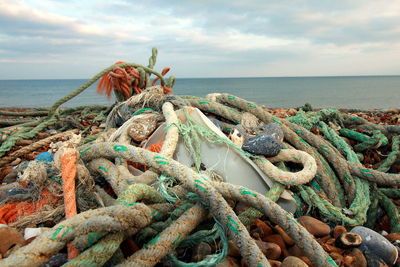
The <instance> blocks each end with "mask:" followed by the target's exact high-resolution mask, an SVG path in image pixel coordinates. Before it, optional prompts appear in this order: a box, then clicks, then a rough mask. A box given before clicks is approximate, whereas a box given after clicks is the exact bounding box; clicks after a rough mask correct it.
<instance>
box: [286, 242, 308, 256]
mask: <svg viewBox="0 0 400 267" xmlns="http://www.w3.org/2000/svg"><path fill="white" fill-rule="evenodd" d="M288 252H289V254H290V255H292V256H296V257H299V258H300V257H303V256H305V254H304V252H303V250H301V248H299V247H298V246H297V245H294V246H291V247H289V248H288Z"/></svg>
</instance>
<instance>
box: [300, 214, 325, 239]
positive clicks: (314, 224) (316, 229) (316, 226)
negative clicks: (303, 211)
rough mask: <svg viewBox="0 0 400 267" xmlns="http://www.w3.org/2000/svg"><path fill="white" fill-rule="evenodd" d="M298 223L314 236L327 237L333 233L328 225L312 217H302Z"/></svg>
mask: <svg viewBox="0 0 400 267" xmlns="http://www.w3.org/2000/svg"><path fill="white" fill-rule="evenodd" d="M297 221H298V222H299V223H300V224H301V225H303V226H304V228H306V229H307V231H308V232H309V233H310V234H312V235H314V236H317V237H318V236H326V235H329V234H330V232H331V228H330V227H329V225H327V224H326V223H323V222H321V221H320V220H317V219H315V218H313V217H310V216H301V217H299V218H297Z"/></svg>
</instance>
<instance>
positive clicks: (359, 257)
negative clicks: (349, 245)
mask: <svg viewBox="0 0 400 267" xmlns="http://www.w3.org/2000/svg"><path fill="white" fill-rule="evenodd" d="M350 254H351V255H352V256H354V258H355V262H353V265H352V266H354V267H367V265H368V264H367V259H366V258H365V256H364V254H363V253H362V252H361V250H359V249H358V248H353V249H352V250H351V251H350Z"/></svg>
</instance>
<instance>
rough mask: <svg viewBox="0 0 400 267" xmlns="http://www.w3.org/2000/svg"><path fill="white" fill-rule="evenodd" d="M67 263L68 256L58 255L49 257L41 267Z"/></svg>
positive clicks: (52, 266)
mask: <svg viewBox="0 0 400 267" xmlns="http://www.w3.org/2000/svg"><path fill="white" fill-rule="evenodd" d="M67 261H68V256H67V254H66V253H58V254H56V255H53V256H51V257H50V259H49V260H48V261H47V262H45V263H43V264H42V265H41V267H56V266H61V265H63V264H64V263H66V262H67Z"/></svg>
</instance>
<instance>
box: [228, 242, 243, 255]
mask: <svg viewBox="0 0 400 267" xmlns="http://www.w3.org/2000/svg"><path fill="white" fill-rule="evenodd" d="M228 255H229V256H232V257H239V256H240V250H239V248H238V247H237V246H236V244H235V243H234V242H233V241H232V240H229V241H228Z"/></svg>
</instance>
